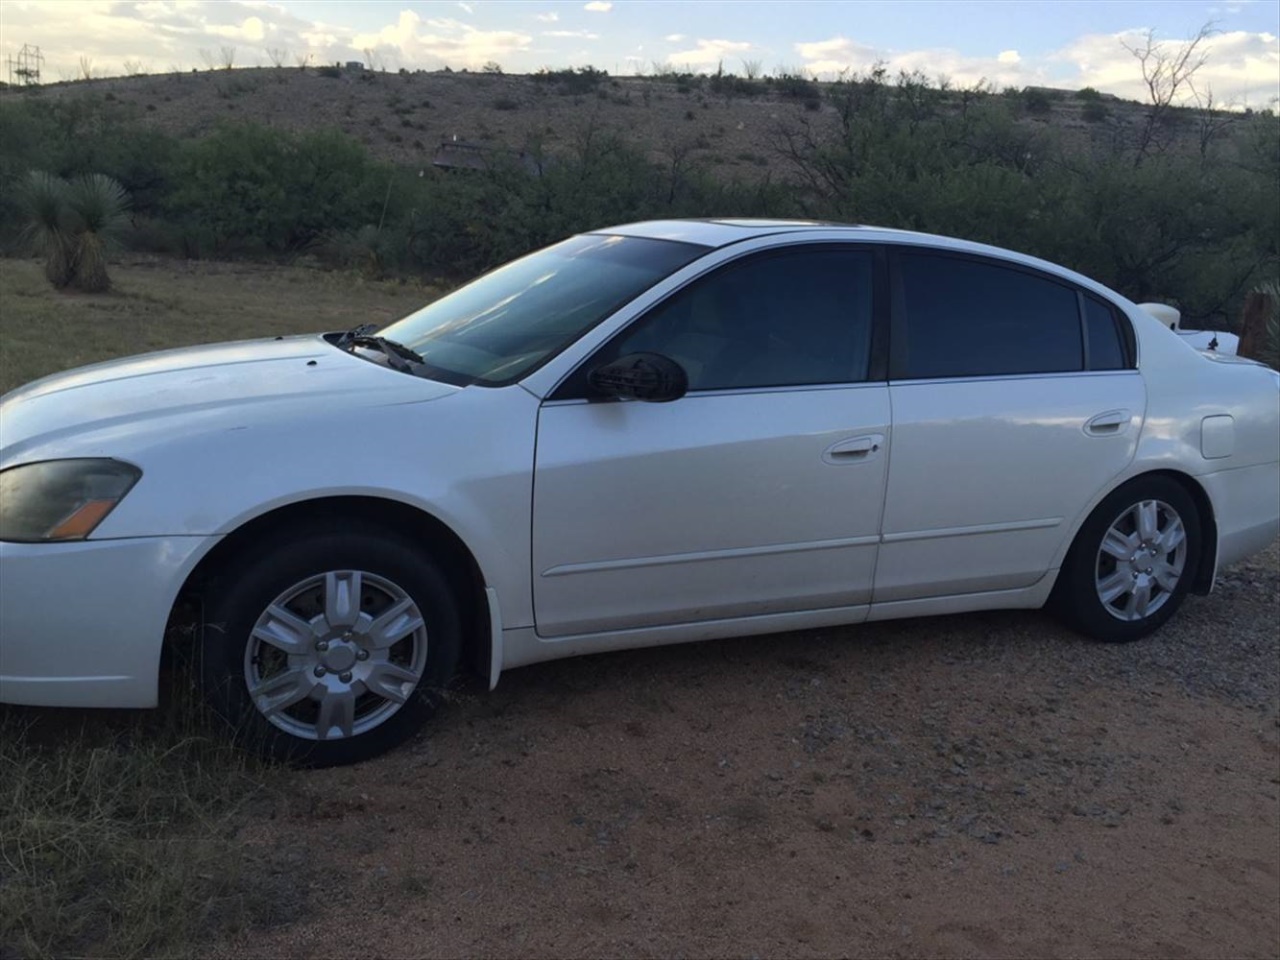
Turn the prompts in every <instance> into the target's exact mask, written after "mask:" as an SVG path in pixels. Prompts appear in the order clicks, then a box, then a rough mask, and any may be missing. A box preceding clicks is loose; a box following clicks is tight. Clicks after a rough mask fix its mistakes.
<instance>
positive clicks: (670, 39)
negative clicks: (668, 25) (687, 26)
mask: <svg viewBox="0 0 1280 960" xmlns="http://www.w3.org/2000/svg"><path fill="white" fill-rule="evenodd" d="M662 39H663V40H665V41H667V43H679V42H680V41H681V40H683V39H684V34H683V33H668V34H667V35H666V36H665V37H663V38H662Z"/></svg>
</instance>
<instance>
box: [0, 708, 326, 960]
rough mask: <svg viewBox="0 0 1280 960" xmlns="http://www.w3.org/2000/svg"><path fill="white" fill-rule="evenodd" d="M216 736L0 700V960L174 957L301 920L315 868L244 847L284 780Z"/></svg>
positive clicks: (192, 718)
mask: <svg viewBox="0 0 1280 960" xmlns="http://www.w3.org/2000/svg"><path fill="white" fill-rule="evenodd" d="M207 729H208V727H207V724H206V723H205V722H204V721H203V720H201V718H199V717H198V715H196V713H195V712H194V711H192V710H190V709H185V710H184V709H175V708H170V709H166V710H164V711H161V712H158V713H152V712H148V713H146V714H126V713H115V712H113V713H109V714H104V713H102V712H93V711H41V710H35V709H32V708H19V707H7V706H3V707H0V770H3V776H0V956H5V957H10V956H14V957H59V956H95V957H135V956H176V955H182V954H186V953H189V952H190V950H191V948H192V945H193V944H196V943H198V942H200V941H201V940H203V939H204V938H205V937H208V936H225V935H227V934H234V933H236V932H240V931H243V930H245V929H247V928H249V927H257V926H262V925H269V924H271V923H278V922H281V921H283V920H285V919H296V916H297V915H298V914H299V913H300V912H301V911H302V910H303V909H304V908H305V903H306V889H307V887H306V882H305V876H306V864H305V863H304V864H300V865H299V868H298V869H297V870H294V871H288V870H286V869H285V868H284V867H283V866H282V865H281V864H279V863H277V862H273V858H276V857H277V856H278V854H277V853H276V851H274V850H267V851H265V852H263V851H261V850H250V849H246V848H245V847H244V846H243V845H242V844H241V843H240V842H239V840H238V834H239V832H240V830H241V828H242V826H243V825H244V824H245V823H247V822H250V821H251V820H252V818H253V814H254V813H255V812H258V811H263V812H270V811H271V810H273V809H274V807H275V800H276V797H277V796H278V794H277V791H276V790H275V788H274V787H273V786H272V784H273V782H274V781H275V779H276V774H275V773H274V772H273V771H272V770H270V769H269V768H266V767H264V766H262V765H261V764H258V763H257V762H255V761H253V760H252V759H250V758H249V757H248V755H246V754H244V753H242V752H239V751H237V750H235V749H234V748H232V747H231V746H230V745H228V744H225V743H224V742H223V741H222V740H221V739H219V738H217V737H213V736H211V735H210V734H209V733H208V732H207ZM300 879H301V881H302V882H301V883H299V880H300Z"/></svg>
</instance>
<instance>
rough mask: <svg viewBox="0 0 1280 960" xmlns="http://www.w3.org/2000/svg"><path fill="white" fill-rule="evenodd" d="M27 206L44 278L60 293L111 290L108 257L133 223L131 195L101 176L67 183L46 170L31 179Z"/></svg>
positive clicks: (29, 237) (26, 187)
mask: <svg viewBox="0 0 1280 960" xmlns="http://www.w3.org/2000/svg"><path fill="white" fill-rule="evenodd" d="M22 203H23V207H24V209H25V210H26V214H27V226H26V238H27V241H28V242H29V243H30V244H31V246H32V247H33V248H34V250H35V252H36V253H37V254H38V255H40V256H42V257H44V275H45V276H46V277H47V278H48V280H49V282H50V283H52V284H53V285H54V286H55V287H57V288H58V289H59V290H61V289H63V288H64V287H68V286H73V287H75V288H76V289H77V290H83V291H85V292H86V293H102V292H103V291H106V290H109V289H111V278H110V277H109V276H108V275H107V253H108V252H109V251H110V249H111V248H112V247H113V246H114V245H115V243H116V241H117V240H118V239H119V236H120V231H121V230H122V229H123V228H124V226H125V224H126V223H127V222H128V217H127V212H128V209H129V195H128V194H127V193H126V192H125V189H124V187H122V186H120V184H119V183H118V182H117V181H116V180H113V179H112V178H111V177H108V176H107V175H105V174H102V173H89V174H85V175H84V176H81V177H77V178H76V179H74V180H71V181H67V180H64V179H62V178H61V177H55V176H54V175H53V174H50V173H45V172H44V171H41V170H34V171H32V172H31V173H30V174H28V176H27V182H26V183H25V184H24V186H23V192H22Z"/></svg>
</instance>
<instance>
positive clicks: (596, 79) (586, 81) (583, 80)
mask: <svg viewBox="0 0 1280 960" xmlns="http://www.w3.org/2000/svg"><path fill="white" fill-rule="evenodd" d="M532 78H533V81H534V82H535V83H539V84H545V85H547V86H551V87H554V88H555V89H556V91H557V92H558V93H563V94H584V93H591V92H593V91H594V90H595V89H596V87H598V86H600V84H602V83H603V82H604V81H605V80H607V79H608V78H609V74H608V72H607V71H605V70H597V69H596V68H595V67H593V66H590V65H588V66H585V67H578V68H577V69H574V68H573V67H568V68H566V69H564V70H548V69H547V68H545V67H544V68H543V69H541V70H539V71H538V72H537V73H535V74H533V75H532Z"/></svg>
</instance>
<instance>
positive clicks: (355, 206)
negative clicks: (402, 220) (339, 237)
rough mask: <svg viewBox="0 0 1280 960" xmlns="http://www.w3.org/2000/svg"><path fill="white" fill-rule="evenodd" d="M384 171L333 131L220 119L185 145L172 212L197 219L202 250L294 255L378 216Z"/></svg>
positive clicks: (179, 160) (170, 206) (189, 220)
mask: <svg viewBox="0 0 1280 960" xmlns="http://www.w3.org/2000/svg"><path fill="white" fill-rule="evenodd" d="M386 177H387V172H386V170H385V168H383V167H381V166H380V165H378V164H376V163H374V162H373V161H372V160H371V159H370V157H369V155H368V152H367V151H366V150H365V148H364V147H362V146H361V145H360V144H359V143H357V142H356V141H354V140H352V139H351V138H350V137H348V136H346V135H345V134H342V133H339V132H337V131H316V132H311V133H305V134H298V135H294V134H287V133H282V132H280V131H276V130H271V129H269V128H267V127H262V126H258V125H255V124H248V123H245V124H236V125H230V124H224V125H222V126H220V127H219V128H218V129H217V130H215V131H214V132H213V133H212V134H211V135H210V136H208V137H206V138H205V139H203V140H197V141H194V142H190V143H187V144H184V146H183V149H182V150H181V152H180V153H179V155H178V157H177V158H176V162H175V167H174V182H175V183H176V185H177V186H176V187H175V188H174V190H173V191H172V192H171V194H170V195H169V197H168V202H167V207H168V210H169V212H170V214H171V215H172V216H173V217H175V218H176V219H178V220H179V221H180V222H186V223H191V224H198V225H199V228H201V229H202V231H203V232H204V233H205V235H206V236H207V238H208V240H209V241H210V242H211V249H210V250H209V251H203V252H208V253H216V254H219V255H225V254H229V253H253V252H270V253H296V252H299V251H301V250H304V249H305V248H306V247H307V246H308V245H310V244H312V243H314V242H315V241H316V240H318V239H319V238H320V237H322V236H323V235H325V234H326V233H328V232H331V231H340V230H346V229H357V228H359V227H360V226H362V225H363V224H365V223H368V222H370V220H376V219H377V209H378V206H379V201H380V200H381V196H382V194H381V189H380V186H381V185H385V183H386Z"/></svg>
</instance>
